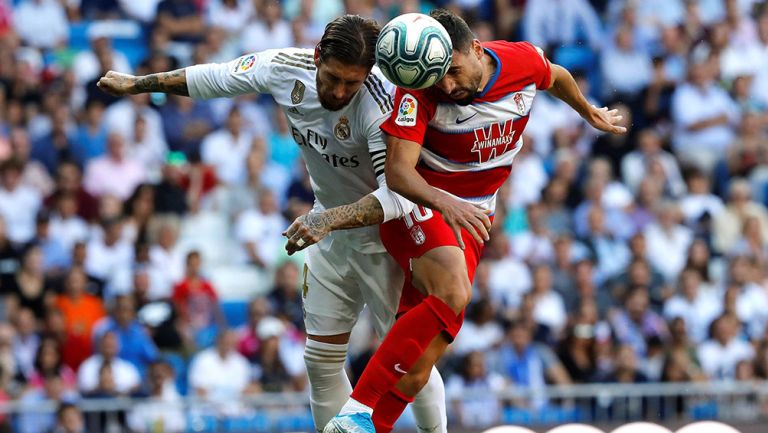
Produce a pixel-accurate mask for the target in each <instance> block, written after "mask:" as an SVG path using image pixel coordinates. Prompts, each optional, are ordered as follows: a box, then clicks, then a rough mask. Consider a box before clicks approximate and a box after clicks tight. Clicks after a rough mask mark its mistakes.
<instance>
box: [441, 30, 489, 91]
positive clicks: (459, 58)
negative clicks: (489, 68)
mask: <svg viewBox="0 0 768 433" xmlns="http://www.w3.org/2000/svg"><path fill="white" fill-rule="evenodd" d="M482 57H483V47H482V46H481V45H480V43H479V42H478V41H477V40H475V41H472V46H471V47H470V49H469V50H467V51H466V52H461V51H458V50H454V51H453V59H452V60H451V67H450V68H448V72H447V73H446V74H445V76H444V77H443V78H442V79H441V80H440V81H438V82H437V84H435V86H437V88H438V89H440V90H442V91H443V93H445V94H446V95H448V97H449V98H451V100H453V101H454V102H455V103H457V104H459V105H469V104H470V103H471V102H472V101H473V100H474V99H475V97H476V96H477V93H478V92H479V91H480V83H481V82H482V80H483V63H482V60H481V59H482Z"/></svg>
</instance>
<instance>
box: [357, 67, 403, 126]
mask: <svg viewBox="0 0 768 433" xmlns="http://www.w3.org/2000/svg"><path fill="white" fill-rule="evenodd" d="M360 93H361V97H360V104H361V105H362V108H363V109H364V110H365V111H367V112H372V113H375V114H376V115H377V116H381V115H384V114H389V113H390V112H392V109H393V107H394V103H393V101H392V99H393V95H394V93H395V86H394V85H393V84H392V83H390V82H389V81H388V80H387V79H386V78H384V75H383V74H382V73H381V71H380V70H379V68H378V67H376V66H374V67H373V69H372V70H371V72H370V73H369V74H368V76H367V77H366V78H365V81H363V86H362V87H361V88H360Z"/></svg>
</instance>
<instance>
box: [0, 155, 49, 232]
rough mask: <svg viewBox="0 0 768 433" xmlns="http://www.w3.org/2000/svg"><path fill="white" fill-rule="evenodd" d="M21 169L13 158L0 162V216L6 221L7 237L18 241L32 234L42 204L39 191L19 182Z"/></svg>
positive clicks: (19, 164)
mask: <svg viewBox="0 0 768 433" xmlns="http://www.w3.org/2000/svg"><path fill="white" fill-rule="evenodd" d="M22 169H23V166H22V165H21V163H20V162H19V161H17V160H14V159H9V160H7V161H4V162H2V163H0V216H2V218H3V219H4V220H5V222H6V228H7V230H8V238H9V239H10V240H11V241H13V242H18V243H24V242H27V241H29V240H30V239H31V238H32V236H33V235H34V232H35V215H37V212H38V210H39V209H40V205H41V204H42V203H41V202H42V196H41V194H40V192H39V191H37V190H35V189H34V188H31V187H29V186H26V185H23V184H21V180H22V179H21V174H22Z"/></svg>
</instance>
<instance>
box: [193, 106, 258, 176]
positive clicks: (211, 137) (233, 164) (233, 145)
mask: <svg viewBox="0 0 768 433" xmlns="http://www.w3.org/2000/svg"><path fill="white" fill-rule="evenodd" d="M252 142H253V136H252V135H251V134H250V133H249V132H248V131H244V130H243V118H242V116H241V114H240V110H239V108H238V107H237V106H233V107H232V109H230V111H229V115H228V116H227V120H226V122H225V124H224V128H222V129H218V130H216V131H214V132H212V133H210V134H208V135H206V136H205V138H204V139H203V142H202V144H201V145H200V146H201V155H202V158H203V162H205V163H206V164H210V165H211V166H213V168H214V170H216V177H217V178H218V179H219V180H221V181H222V182H223V183H225V184H227V185H239V184H242V183H244V182H245V181H246V177H247V176H246V166H245V160H246V158H247V157H248V152H249V151H250V149H251V143H252Z"/></svg>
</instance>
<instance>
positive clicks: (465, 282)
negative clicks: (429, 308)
mask: <svg viewBox="0 0 768 433" xmlns="http://www.w3.org/2000/svg"><path fill="white" fill-rule="evenodd" d="M450 274H452V275H451V278H450V281H446V282H445V283H444V285H443V286H442V287H441V289H439V290H436V292H435V296H437V297H438V298H440V299H441V300H442V301H443V302H445V303H446V305H448V306H449V307H451V309H453V310H454V311H456V312H457V313H458V312H460V311H462V310H464V308H466V306H467V305H469V302H470V300H471V299H472V285H471V284H470V282H469V278H468V277H467V274H466V273H459V272H451V273H450Z"/></svg>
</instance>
